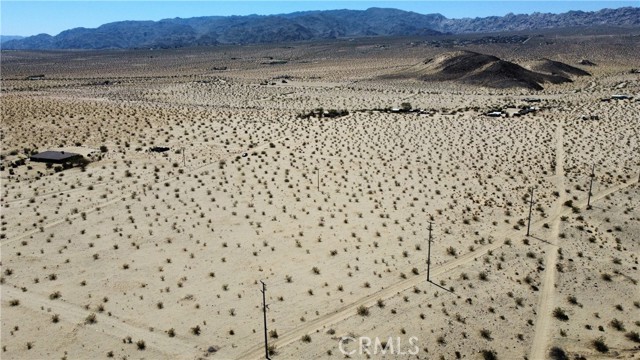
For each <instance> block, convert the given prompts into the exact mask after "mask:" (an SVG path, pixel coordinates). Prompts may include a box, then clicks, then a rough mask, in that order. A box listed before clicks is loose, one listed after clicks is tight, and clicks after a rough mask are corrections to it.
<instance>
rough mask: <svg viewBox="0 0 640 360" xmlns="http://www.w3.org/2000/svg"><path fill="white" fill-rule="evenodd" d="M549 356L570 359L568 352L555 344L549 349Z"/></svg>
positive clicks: (564, 359)
mask: <svg viewBox="0 0 640 360" xmlns="http://www.w3.org/2000/svg"><path fill="white" fill-rule="evenodd" d="M549 357H550V358H551V359H552V360H569V357H568V356H567V353H565V352H564V350H562V349H561V348H559V347H557V346H554V347H552V348H551V349H550V350H549Z"/></svg>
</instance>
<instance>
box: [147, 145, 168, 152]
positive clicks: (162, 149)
mask: <svg viewBox="0 0 640 360" xmlns="http://www.w3.org/2000/svg"><path fill="white" fill-rule="evenodd" d="M149 151H151V152H165V151H169V147H168V146H154V147H152V148H149Z"/></svg>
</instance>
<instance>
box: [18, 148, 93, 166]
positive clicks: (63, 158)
mask: <svg viewBox="0 0 640 360" xmlns="http://www.w3.org/2000/svg"><path fill="white" fill-rule="evenodd" d="M29 159H30V160H31V161H34V162H43V163H52V164H68V163H74V162H78V161H80V160H82V155H80V154H76V153H72V152H67V151H44V152H41V153H38V154H35V155H33V156H31V157H30V158H29Z"/></svg>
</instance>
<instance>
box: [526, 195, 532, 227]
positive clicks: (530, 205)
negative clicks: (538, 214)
mask: <svg viewBox="0 0 640 360" xmlns="http://www.w3.org/2000/svg"><path fill="white" fill-rule="evenodd" d="M532 209H533V188H531V200H529V223H528V224H527V236H529V235H530V234H531V233H530V231H531V210H532Z"/></svg>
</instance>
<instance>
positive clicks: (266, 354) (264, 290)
mask: <svg viewBox="0 0 640 360" xmlns="http://www.w3.org/2000/svg"><path fill="white" fill-rule="evenodd" d="M260 283H261V284H262V290H260V292H261V293H262V315H263V317H264V357H265V359H267V360H271V358H270V357H269V344H268V339H267V307H268V306H267V299H266V297H267V284H265V283H264V281H262V280H260Z"/></svg>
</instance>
